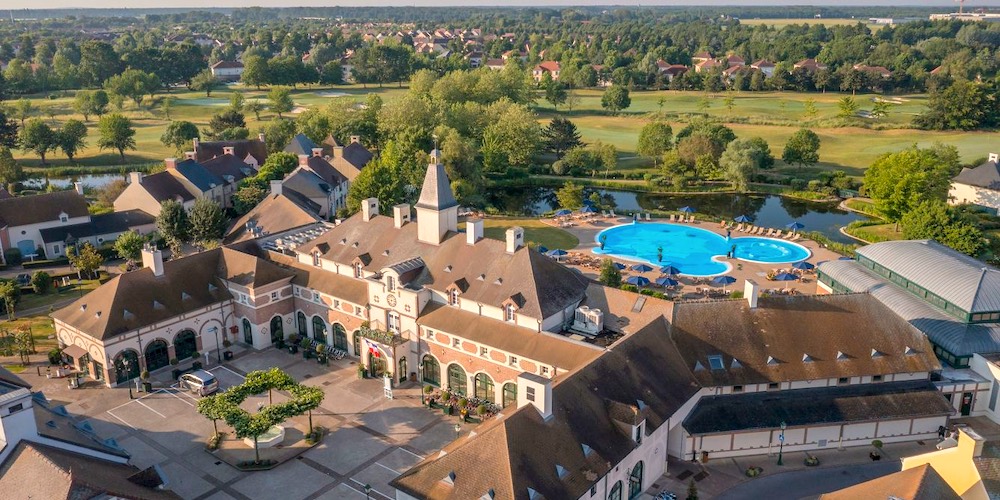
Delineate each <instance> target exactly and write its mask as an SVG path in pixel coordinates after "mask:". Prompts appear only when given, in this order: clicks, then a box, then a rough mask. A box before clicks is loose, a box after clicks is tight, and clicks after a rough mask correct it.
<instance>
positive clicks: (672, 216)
mask: <svg viewBox="0 0 1000 500" xmlns="http://www.w3.org/2000/svg"><path fill="white" fill-rule="evenodd" d="M676 221H677V218H676V217H674V214H670V222H676Z"/></svg>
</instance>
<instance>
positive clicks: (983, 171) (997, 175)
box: [948, 153, 1000, 214]
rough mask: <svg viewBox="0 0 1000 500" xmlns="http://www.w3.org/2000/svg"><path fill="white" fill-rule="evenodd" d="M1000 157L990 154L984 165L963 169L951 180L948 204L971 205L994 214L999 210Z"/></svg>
mask: <svg viewBox="0 0 1000 500" xmlns="http://www.w3.org/2000/svg"><path fill="white" fill-rule="evenodd" d="M998 158H1000V155H998V154H997V153H990V155H989V157H988V158H987V160H986V163H983V164H982V165H980V166H978V167H975V168H963V169H962V171H961V172H959V174H958V175H956V176H955V177H953V178H952V179H951V189H949V190H948V203H950V204H952V205H964V204H967V203H968V204H972V205H976V206H978V207H982V208H984V209H986V210H988V211H989V212H991V213H993V214H996V213H997V211H998V210H1000V167H998V166H997V163H998Z"/></svg>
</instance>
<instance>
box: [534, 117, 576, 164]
mask: <svg viewBox="0 0 1000 500" xmlns="http://www.w3.org/2000/svg"><path fill="white" fill-rule="evenodd" d="M542 139H544V141H545V149H546V150H548V151H551V152H552V153H553V154H555V155H556V158H562V157H563V155H564V154H566V151H569V150H570V149H573V148H575V147H578V146H582V145H583V141H581V140H580V132H579V131H578V130H577V129H576V125H575V124H574V123H573V122H571V121H569V120H567V119H565V118H562V117H558V116H557V117H555V118H553V119H552V121H550V122H549V124H548V126H547V127H545V128H544V129H542Z"/></svg>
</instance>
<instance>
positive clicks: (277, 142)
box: [260, 118, 296, 151]
mask: <svg viewBox="0 0 1000 500" xmlns="http://www.w3.org/2000/svg"><path fill="white" fill-rule="evenodd" d="M260 131H261V132H263V133H264V142H265V143H266V144H267V150H268V151H280V150H281V149H283V148H284V147H285V145H286V144H288V142H289V141H291V140H292V137H294V136H295V132H296V126H295V122H294V121H292V120H287V119H285V118H278V119H277V120H271V121H270V122H268V123H267V124H266V125H264V126H263V127H261V129H260Z"/></svg>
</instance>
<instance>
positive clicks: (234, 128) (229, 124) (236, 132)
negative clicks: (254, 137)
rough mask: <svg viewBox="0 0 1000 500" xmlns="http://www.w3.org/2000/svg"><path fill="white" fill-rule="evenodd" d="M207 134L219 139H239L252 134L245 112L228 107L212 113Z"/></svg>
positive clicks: (211, 137)
mask: <svg viewBox="0 0 1000 500" xmlns="http://www.w3.org/2000/svg"><path fill="white" fill-rule="evenodd" d="M205 135H206V136H208V137H209V138H210V139H213V140H217V141H237V140H242V139H246V138H247V137H249V136H250V130H248V129H247V121H246V117H244V116H243V113H240V112H239V111H236V110H233V109H228V108H227V109H226V110H224V111H221V112H219V113H216V114H214V115H212V119H211V120H209V121H208V130H206V131H205Z"/></svg>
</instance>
